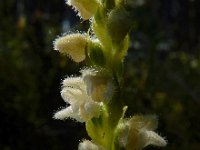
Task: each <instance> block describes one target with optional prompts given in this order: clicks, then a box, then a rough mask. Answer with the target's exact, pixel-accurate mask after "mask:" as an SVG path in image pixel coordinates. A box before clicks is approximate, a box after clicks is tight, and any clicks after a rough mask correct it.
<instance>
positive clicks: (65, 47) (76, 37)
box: [54, 33, 87, 62]
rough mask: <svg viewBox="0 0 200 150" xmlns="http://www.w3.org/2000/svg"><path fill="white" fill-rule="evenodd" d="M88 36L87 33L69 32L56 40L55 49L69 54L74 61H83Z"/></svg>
mask: <svg viewBox="0 0 200 150" xmlns="http://www.w3.org/2000/svg"><path fill="white" fill-rule="evenodd" d="M86 45H87V36H86V35H85V34H80V33H77V34H69V35H65V36H63V37H59V38H57V39H56V40H55V41H54V50H58V51H59V52H61V53H62V54H65V55H68V56H69V57H70V58H71V59H72V60H73V61H75V62H81V61H83V60H84V59H85V49H86Z"/></svg>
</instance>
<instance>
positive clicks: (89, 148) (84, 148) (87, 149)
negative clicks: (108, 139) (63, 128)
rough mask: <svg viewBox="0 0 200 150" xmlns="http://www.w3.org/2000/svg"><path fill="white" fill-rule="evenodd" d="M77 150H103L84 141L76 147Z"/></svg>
mask: <svg viewBox="0 0 200 150" xmlns="http://www.w3.org/2000/svg"><path fill="white" fill-rule="evenodd" d="M78 150H103V148H101V147H100V146H98V145H96V144H94V143H93V142H91V141H89V140H85V141H83V142H81V143H79V145H78Z"/></svg>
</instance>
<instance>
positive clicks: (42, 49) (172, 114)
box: [0, 0, 200, 150]
mask: <svg viewBox="0 0 200 150" xmlns="http://www.w3.org/2000/svg"><path fill="white" fill-rule="evenodd" d="M134 16H135V21H134V24H133V30H134V32H132V33H131V39H132V40H131V47H130V50H129V54H128V56H127V57H126V60H125V64H126V65H125V66H126V69H125V74H124V77H125V82H124V90H125V94H124V101H125V103H126V104H127V105H128V106H129V109H128V110H129V111H128V112H127V116H129V115H131V114H141V113H142V114H157V115H158V116H159V119H160V121H159V123H160V124H159V129H158V130H159V131H160V132H162V133H163V134H164V136H166V137H167V139H168V142H169V144H168V146H167V147H166V148H164V149H167V150H176V149H181V150H189V149H192V150H198V149H200V134H199V131H200V118H199V116H198V114H199V113H200V80H199V79H200V44H199V43H200V28H199V27H200V22H199V19H200V1H198V0H183V1H179V0H151V1H150V0H147V1H146V4H145V5H143V6H140V7H138V8H136V9H135V14H134ZM0 18H1V22H0V83H1V86H0V94H1V98H0V106H1V108H0V117H1V122H0V135H1V142H0V149H2V150H10V149H20V150H22V149H41V150H43V149H48V150H51V149H52V150H53V149H59V150H62V149H63V150H64V149H77V144H78V143H79V140H81V139H82V137H85V134H86V133H85V131H84V128H82V125H81V124H79V123H76V122H71V121H66V122H59V121H55V120H53V119H52V115H53V111H56V110H57V107H58V106H60V105H63V106H64V105H65V104H64V103H62V100H61V98H60V82H61V78H64V77H65V76H67V75H71V74H77V73H78V68H79V67H78V66H77V65H76V64H74V63H73V62H71V61H70V60H69V59H67V58H66V57H62V56H60V55H59V54H58V53H56V52H55V51H52V41H53V40H54V38H55V37H56V36H57V35H59V34H60V33H61V32H63V33H65V32H69V30H74V31H76V29H77V28H79V29H80V30H84V31H86V30H87V27H88V26H87V25H88V22H81V23H79V22H80V20H79V18H78V17H76V15H75V13H74V12H73V11H71V8H69V7H67V6H66V5H65V4H64V0H63V1H58V0H49V1H45V0H34V1H30V0H18V1H14V0H4V1H3V0H1V1H0ZM81 65H82V64H80V66H81ZM60 103H62V104H60ZM146 149H152V148H150V147H147V148H146ZM154 149H156V148H154Z"/></svg>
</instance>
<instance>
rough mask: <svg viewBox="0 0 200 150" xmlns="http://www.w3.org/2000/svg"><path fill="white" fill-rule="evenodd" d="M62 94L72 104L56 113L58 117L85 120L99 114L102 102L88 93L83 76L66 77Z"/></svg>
mask: <svg viewBox="0 0 200 150" xmlns="http://www.w3.org/2000/svg"><path fill="white" fill-rule="evenodd" d="M61 96H62V98H63V99H64V101H65V102H67V103H69V104H70V106H68V107H67V108H64V109H62V110H60V111H58V112H57V113H56V114H55V115H54V117H55V118H56V119H61V120H62V119H67V118H73V119H76V120H77V121H79V122H84V121H87V120H89V119H91V118H93V117H97V116H98V115H99V112H100V109H101V105H102V104H101V103H99V102H95V101H93V100H92V98H91V96H89V95H88V94H87V92H86V85H85V83H84V82H83V80H82V78H80V77H73V78H66V79H65V80H64V81H63V87H62V90H61Z"/></svg>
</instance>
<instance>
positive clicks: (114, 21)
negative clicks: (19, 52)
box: [107, 7, 131, 42]
mask: <svg viewBox="0 0 200 150" xmlns="http://www.w3.org/2000/svg"><path fill="white" fill-rule="evenodd" d="M107 21H108V22H107V28H108V32H109V34H110V36H111V38H112V40H113V41H115V42H119V41H121V40H123V39H124V38H125V36H126V35H127V33H128V32H129V30H130V28H131V18H130V14H129V12H128V11H126V10H125V9H124V8H123V7H121V8H116V9H114V10H112V11H111V12H110V13H109V15H108V20H107Z"/></svg>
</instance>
